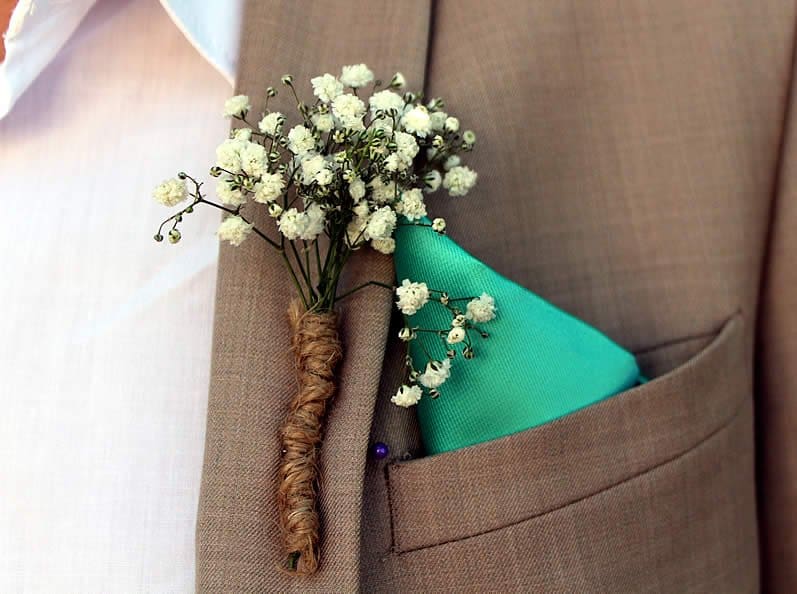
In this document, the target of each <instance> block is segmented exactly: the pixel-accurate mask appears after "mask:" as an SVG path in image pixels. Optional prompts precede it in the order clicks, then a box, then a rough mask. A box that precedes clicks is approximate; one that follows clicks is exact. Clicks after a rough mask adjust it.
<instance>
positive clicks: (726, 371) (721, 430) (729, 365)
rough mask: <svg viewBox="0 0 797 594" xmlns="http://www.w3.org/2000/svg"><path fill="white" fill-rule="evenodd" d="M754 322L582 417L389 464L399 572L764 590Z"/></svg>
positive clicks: (724, 332)
mask: <svg viewBox="0 0 797 594" xmlns="http://www.w3.org/2000/svg"><path fill="white" fill-rule="evenodd" d="M743 326H744V322H743V318H742V317H741V315H736V316H734V317H733V318H732V319H730V320H729V321H728V322H727V323H726V324H725V325H724V326H723V328H722V329H721V331H720V332H719V333H718V334H717V336H716V337H715V338H714V339H713V340H711V341H710V343H709V344H708V346H706V347H705V348H703V349H702V350H701V351H700V352H699V353H698V354H697V355H695V356H693V357H692V358H691V359H689V360H688V361H687V362H686V363H684V364H682V365H680V366H678V367H677V368H676V369H674V370H673V371H671V372H669V373H667V374H665V375H663V376H661V377H659V378H657V379H655V380H653V381H651V382H649V383H647V384H645V385H642V386H639V387H637V388H635V389H632V390H629V391H627V392H625V393H622V394H619V395H617V396H615V397H613V398H610V399H608V400H606V401H603V402H601V403H599V404H596V405H594V406H592V407H589V408H586V409H583V410H581V411H578V412H576V413H574V414H572V415H570V416H567V417H564V418H562V419H559V420H557V421H554V422H552V423H549V424H547V425H543V426H540V427H536V428H533V429H530V430H527V431H523V432H521V433H517V434H514V435H511V436H508V437H505V438H502V439H499V440H495V441H492V442H488V443H483V444H479V445H476V446H472V447H468V448H464V449H462V450H457V451H453V452H448V453H445V454H440V455H437V456H431V457H428V458H422V459H418V460H414V461H410V462H402V463H397V464H392V465H390V466H389V467H388V469H387V480H388V490H389V497H390V507H391V523H392V526H391V527H392V535H393V536H392V538H393V552H394V555H393V556H392V563H393V564H394V566H393V571H391V573H392V579H394V585H396V586H398V587H400V588H401V586H403V587H404V588H406V589H409V590H413V589H415V588H417V589H425V590H426V591H434V590H436V589H437V587H439V588H440V589H448V590H456V589H457V588H459V589H461V590H470V589H475V590H477V591H530V590H528V588H534V589H535V590H536V591H559V590H560V588H561V589H562V590H563V591H581V592H591V591H613V592H620V591H641V590H647V589H652V590H654V591H655V590H663V591H670V592H672V591H687V590H695V589H696V590H701V591H702V590H704V589H705V590H707V591H708V588H709V586H710V587H711V588H713V591H723V592H728V591H731V592H735V591H750V590H751V589H755V587H756V584H757V553H756V527H755V498H754V490H753V484H754V483H753V445H752V406H751V403H752V398H751V395H752V388H751V380H752V373H751V366H750V362H749V361H748V359H749V357H747V350H746V348H745V339H744V336H745V333H744V332H743ZM452 563H453V564H454V565H455V566H456V570H455V569H454V568H453V567H452ZM441 568H447V569H445V570H444V571H442V573H441Z"/></svg>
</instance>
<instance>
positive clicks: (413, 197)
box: [396, 188, 426, 221]
mask: <svg viewBox="0 0 797 594" xmlns="http://www.w3.org/2000/svg"><path fill="white" fill-rule="evenodd" d="M396 212H397V213H398V214H400V215H404V217H405V218H406V219H407V220H408V221H417V220H418V219H420V218H423V217H425V216H426V204H424V202H423V193H421V191H420V190H419V189H418V188H413V189H411V190H407V191H406V192H402V194H401V199H400V200H399V201H398V203H397V204H396Z"/></svg>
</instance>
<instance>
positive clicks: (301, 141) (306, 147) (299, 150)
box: [288, 124, 315, 156]
mask: <svg viewBox="0 0 797 594" xmlns="http://www.w3.org/2000/svg"><path fill="white" fill-rule="evenodd" d="M288 148H289V149H290V151H291V152H292V153H293V154H294V155H298V156H301V155H304V154H306V153H309V152H310V151H312V150H315V136H313V133H312V132H310V130H308V129H307V128H305V127H304V126H302V125H301V124H300V125H298V126H294V127H293V128H291V129H290V131H289V132H288Z"/></svg>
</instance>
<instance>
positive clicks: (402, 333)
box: [398, 327, 415, 342]
mask: <svg viewBox="0 0 797 594" xmlns="http://www.w3.org/2000/svg"><path fill="white" fill-rule="evenodd" d="M398 336H399V339H400V340H402V341H404V342H409V341H410V340H412V339H413V338H415V332H413V331H412V329H411V328H406V327H404V328H402V329H401V330H399V334H398Z"/></svg>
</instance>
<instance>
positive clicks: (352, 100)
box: [332, 95, 365, 130]
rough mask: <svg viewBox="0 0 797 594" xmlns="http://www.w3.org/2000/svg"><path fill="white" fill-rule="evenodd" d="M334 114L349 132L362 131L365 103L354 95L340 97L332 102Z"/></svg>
mask: <svg viewBox="0 0 797 594" xmlns="http://www.w3.org/2000/svg"><path fill="white" fill-rule="evenodd" d="M332 113H333V114H334V115H335V117H336V118H338V121H339V122H340V125H341V126H343V127H344V128H345V129H347V130H362V129H363V128H364V126H363V116H364V115H365V103H363V102H362V100H361V99H360V98H359V97H356V96H354V95H340V96H339V97H336V98H335V100H334V101H333V102H332Z"/></svg>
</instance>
